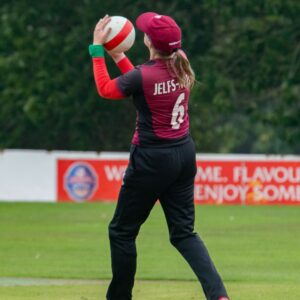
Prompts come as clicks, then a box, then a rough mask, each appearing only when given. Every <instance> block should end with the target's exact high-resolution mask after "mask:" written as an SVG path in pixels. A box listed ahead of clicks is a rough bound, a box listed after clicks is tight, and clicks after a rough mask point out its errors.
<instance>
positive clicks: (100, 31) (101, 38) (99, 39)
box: [93, 15, 111, 45]
mask: <svg viewBox="0 0 300 300" xmlns="http://www.w3.org/2000/svg"><path fill="white" fill-rule="evenodd" d="M110 20H111V18H110V17H109V16H108V15H105V16H104V18H103V19H100V20H99V22H98V23H97V25H96V27H95V29H94V40H93V44H94V45H103V44H105V42H106V40H107V37H108V35H109V33H110V32H111V28H107V29H105V27H106V25H107V24H108V23H109V22H110Z"/></svg>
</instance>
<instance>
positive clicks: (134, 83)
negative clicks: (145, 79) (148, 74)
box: [116, 68, 142, 97]
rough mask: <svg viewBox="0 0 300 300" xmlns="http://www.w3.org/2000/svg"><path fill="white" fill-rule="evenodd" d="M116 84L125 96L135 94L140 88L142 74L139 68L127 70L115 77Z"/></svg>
mask: <svg viewBox="0 0 300 300" xmlns="http://www.w3.org/2000/svg"><path fill="white" fill-rule="evenodd" d="M116 83H117V86H118V88H119V90H120V91H121V93H122V94H123V95H125V96H126V97H128V96H131V95H134V94H137V93H138V92H140V91H141V90H142V75H141V71H140V69H139V68H134V69H133V70H131V71H129V72H127V73H126V74H124V75H122V76H119V77H118V78H117V82H116Z"/></svg>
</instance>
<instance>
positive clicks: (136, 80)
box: [93, 58, 189, 147]
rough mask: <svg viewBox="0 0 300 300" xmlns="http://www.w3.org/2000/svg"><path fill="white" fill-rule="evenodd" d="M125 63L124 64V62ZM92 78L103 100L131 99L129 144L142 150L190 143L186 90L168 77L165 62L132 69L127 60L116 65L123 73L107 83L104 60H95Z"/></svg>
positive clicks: (107, 77)
mask: <svg viewBox="0 0 300 300" xmlns="http://www.w3.org/2000/svg"><path fill="white" fill-rule="evenodd" d="M126 60H127V62H126ZM93 62H94V75H95V81H96V85H97V89H98V91H99V94H100V95H101V96H102V97H104V98H110V99H122V98H125V97H128V96H132V98H133V103H134V105H135V107H136V111H137V119H136V129H135V133H134V136H133V139H132V143H133V144H136V145H140V146H145V147H148V146H149V147H165V146H173V145H174V146H175V145H180V144H183V143H185V142H187V141H188V140H189V117H188V100H189V89H187V88H182V87H180V86H179V84H178V82H177V81H176V79H175V78H174V77H172V76H170V72H169V71H168V67H167V65H166V63H165V61H164V60H161V59H155V60H151V61H149V62H147V63H145V64H143V65H140V66H137V67H135V68H133V66H132V65H131V64H130V62H129V60H128V59H127V58H124V59H123V60H122V61H121V62H120V63H118V66H119V68H120V69H121V71H122V72H123V73H124V74H123V75H121V76H119V77H117V78H116V79H114V80H110V78H109V75H108V73H107V70H106V66H105V62H104V58H94V59H93Z"/></svg>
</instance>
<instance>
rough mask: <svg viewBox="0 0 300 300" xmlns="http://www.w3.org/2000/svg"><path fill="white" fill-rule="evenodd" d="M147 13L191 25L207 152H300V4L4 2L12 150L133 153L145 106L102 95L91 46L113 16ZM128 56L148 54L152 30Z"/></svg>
mask: <svg viewBox="0 0 300 300" xmlns="http://www.w3.org/2000/svg"><path fill="white" fill-rule="evenodd" d="M145 11H155V12H157V13H161V14H166V15H170V16H172V17H173V18H174V19H175V20H176V21H177V23H178V24H179V25H180V27H181V28H182V31H183V49H184V50H185V51H186V53H187V54H188V56H189V59H190V62H191V64H192V66H193V68H194V71H195V73H196V77H197V80H198V84H196V86H195V88H194V89H193V91H192V94H191V101H190V115H191V132H192V135H193V136H194V138H195V142H196V146H197V151H198V152H206V153H210V152H212V153H264V154H265V153H267V154H270V153H272V154H297V153H299V152H300V118H299V115H300V42H299V41H300V21H299V15H300V2H299V1H297V0H264V1H262V0H253V1H249V0H239V1H232V0H227V1H216V0H206V1H200V0H173V1H132V0H131V1H129V0H114V1H93V0H80V1H79V0H72V1H58V0H51V1H37V0H36V1H33V0H18V1H11V0H10V1H6V0H1V4H0V28H1V30H0V40H1V44H0V52H1V56H0V76H1V77H0V106H1V109H0V128H1V130H0V149H7V148H9V149H15V148H18V149H46V150H54V149H57V150H83V151H85V150H89V151H128V149H129V144H130V140H131V136H132V133H133V130H134V126H135V109H134V107H133V105H132V103H131V100H130V99H126V100H124V101H107V100H102V99H101V98H100V97H99V96H98V94H97V92H96V88H95V85H94V79H93V73H92V64H91V59H90V57H89V54H88V50H87V49H88V45H89V44H90V43H91V42H92V33H93V29H94V26H95V24H96V23H97V21H98V20H99V18H101V17H102V16H103V15H105V14H106V13H108V14H109V15H122V16H126V17H127V18H129V19H130V20H131V21H132V22H135V19H136V18H137V16H138V15H139V14H140V13H142V12H145ZM128 57H129V58H130V59H131V60H132V62H133V63H134V64H135V65H136V64H140V63H143V62H145V61H146V60H147V58H148V53H147V51H146V48H145V47H144V45H143V39H142V34H141V33H140V32H137V37H136V42H135V44H134V46H133V48H132V49H131V50H130V51H129V52H128ZM107 64H108V68H109V70H110V73H111V75H112V77H114V76H118V74H119V71H118V70H117V69H116V67H115V66H114V63H113V62H112V60H111V59H110V58H109V57H107Z"/></svg>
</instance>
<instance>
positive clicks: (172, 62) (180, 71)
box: [159, 49, 195, 88]
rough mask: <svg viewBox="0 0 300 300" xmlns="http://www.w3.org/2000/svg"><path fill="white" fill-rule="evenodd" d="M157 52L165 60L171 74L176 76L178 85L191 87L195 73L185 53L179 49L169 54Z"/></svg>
mask: <svg viewBox="0 0 300 300" xmlns="http://www.w3.org/2000/svg"><path fill="white" fill-rule="evenodd" d="M159 54H160V56H161V58H162V59H164V60H165V61H166V63H167V67H168V69H169V72H170V74H171V76H174V77H176V79H177V81H178V83H179V86H180V87H182V88H183V87H184V88H192V87H193V85H194V83H195V73H194V71H193V69H192V67H191V65H190V62H189V60H188V58H187V57H186V55H185V53H184V52H183V51H182V50H181V49H179V50H177V51H175V52H173V53H172V54H171V55H169V54H168V55H166V54H164V53H159Z"/></svg>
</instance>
